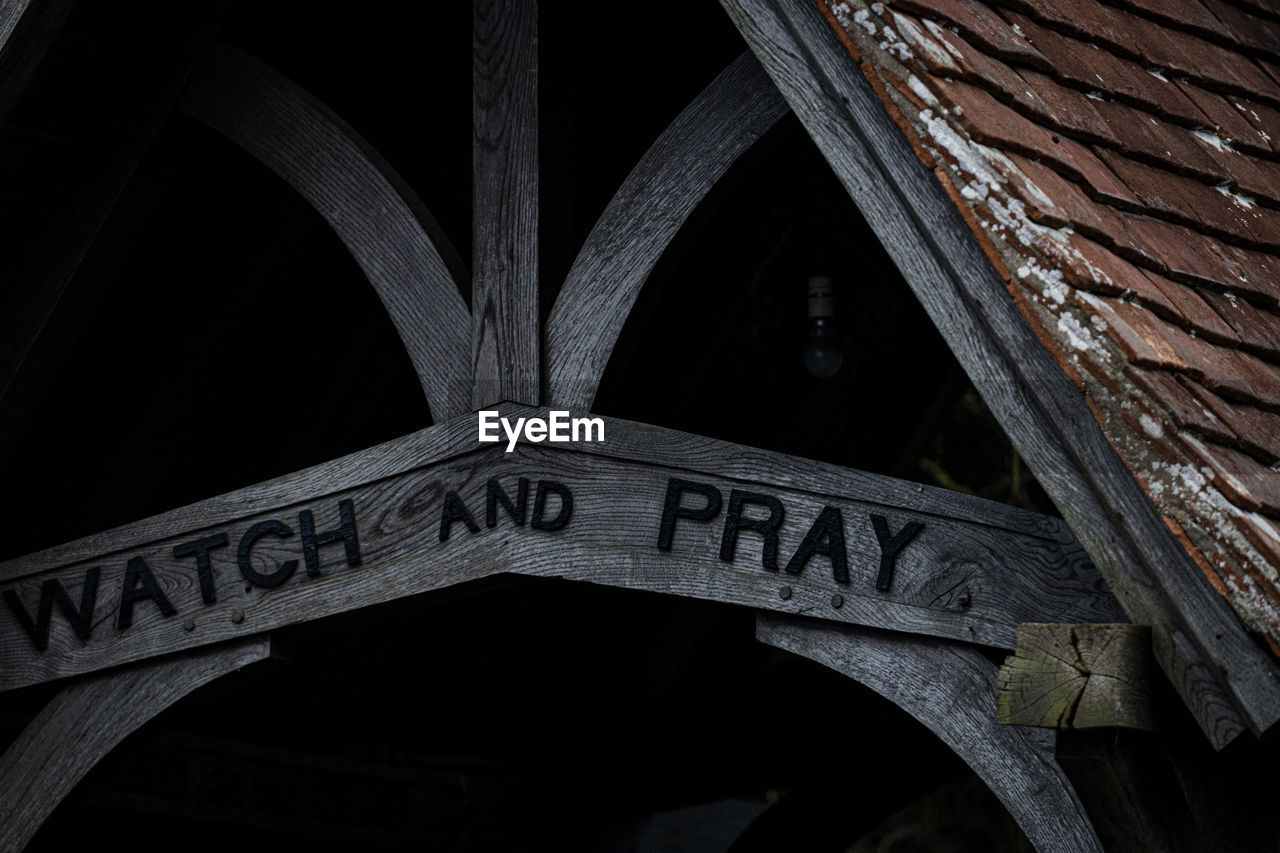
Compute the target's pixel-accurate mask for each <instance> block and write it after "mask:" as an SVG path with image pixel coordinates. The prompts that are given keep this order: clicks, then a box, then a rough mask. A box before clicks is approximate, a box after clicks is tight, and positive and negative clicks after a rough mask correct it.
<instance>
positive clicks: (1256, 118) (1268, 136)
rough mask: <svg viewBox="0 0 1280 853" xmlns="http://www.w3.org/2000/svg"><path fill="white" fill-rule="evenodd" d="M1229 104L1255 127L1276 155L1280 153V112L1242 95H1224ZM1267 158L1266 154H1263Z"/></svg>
mask: <svg viewBox="0 0 1280 853" xmlns="http://www.w3.org/2000/svg"><path fill="white" fill-rule="evenodd" d="M1223 98H1224V99H1225V100H1226V102H1227V103H1228V104H1230V105H1231V106H1232V107H1233V108H1234V109H1236V110H1237V111H1238V112H1239V113H1240V115H1242V116H1244V118H1245V120H1246V121H1247V122H1249V124H1251V125H1252V126H1253V128H1254V129H1255V130H1256V131H1257V133H1258V135H1259V136H1260V137H1261V138H1262V139H1263V141H1264V142H1266V144H1267V145H1268V146H1270V149H1271V152H1272V154H1273V155H1274V154H1275V153H1277V152H1280V111H1278V110H1276V109H1275V108H1274V107H1269V106H1267V105H1266V104H1262V103H1258V102H1257V101H1252V100H1250V99H1248V98H1245V97H1242V96H1240V95H1224V96H1223ZM1262 154H1263V156H1266V152H1265V151H1263V152H1262Z"/></svg>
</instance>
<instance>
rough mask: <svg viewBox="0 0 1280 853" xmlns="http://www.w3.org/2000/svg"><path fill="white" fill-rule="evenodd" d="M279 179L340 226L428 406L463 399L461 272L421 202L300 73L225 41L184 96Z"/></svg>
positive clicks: (465, 343) (448, 412)
mask: <svg viewBox="0 0 1280 853" xmlns="http://www.w3.org/2000/svg"><path fill="white" fill-rule="evenodd" d="M182 108H183V109H184V110H186V111H187V112H188V113H189V114H191V115H192V116H194V117H195V118H197V119H199V120H200V121H202V122H204V123H205V124H206V125H208V126H209V127H211V128H213V129H214V130H216V131H217V132H219V133H221V134H222V135H223V136H225V137H226V138H227V139H229V140H231V141H232V142H234V143H235V144H237V145H239V146H240V147H241V148H243V149H244V150H245V151H246V152H248V153H249V154H250V155H251V156H253V157H254V158H255V159H257V160H258V161H259V162H261V163H262V164H263V165H265V166H266V167H267V168H269V169H271V171H273V172H275V173H276V174H277V175H279V176H280V177H281V178H283V179H284V180H285V181H286V182H287V183H288V184H289V185H290V186H291V187H293V188H294V189H295V190H296V191H297V192H298V193H299V194H300V195H301V196H302V197H303V198H305V199H306V200H307V201H308V202H309V203H310V204H311V206H312V207H313V208H315V210H316V212H318V213H319V214H320V215H321V216H323V217H324V219H325V221H326V222H328V223H329V226H330V227H331V228H332V229H333V230H334V232H335V233H336V234H337V235H338V238H339V239H340V240H341V241H342V243H343V245H345V246H346V247H347V251H349V252H350V253H351V256H352V257H353V258H354V259H355V261H356V263H358V264H359V265H360V269H361V270H363V271H364V274H365V276H366V277H367V278H368V279H369V283H370V284H372V285H373V288H374V290H375V291H376V292H377V294H378V298H379V299H381V300H382V305H383V307H384V308H386V310H387V314H388V315H390V317H391V321H392V323H393V324H394V325H395V328H396V331H397V333H398V334H399V335H400V340H401V342H402V343H403V344H404V348H405V351H406V352H407V353H408V355H409V360H410V361H411V362H412V363H413V369H414V372H415V373H416V374H417V376H418V381H419V383H420V384H421V385H422V390H423V393H424V394H425V395H426V398H427V404H428V406H429V407H430V409H431V415H432V417H433V418H434V419H435V420H437V421H443V420H446V419H448V418H451V417H453V416H455V415H458V414H461V413H462V412H466V411H470V410H471V359H470V344H469V340H468V336H467V331H468V329H470V327H471V320H470V316H469V314H468V312H467V306H466V303H464V302H463V300H462V296H461V294H460V293H459V292H458V284H457V283H458V282H459V281H462V280H463V276H464V275H465V272H464V271H463V269H462V266H461V264H460V263H459V262H458V261H457V259H456V256H455V254H454V252H453V249H452V248H451V247H450V246H449V244H448V241H447V240H446V239H445V237H444V234H443V232H442V231H441V230H440V228H439V227H438V226H437V225H436V223H435V220H434V219H433V218H432V216H431V214H430V212H429V211H427V209H426V206H425V205H423V204H422V202H421V201H420V200H419V199H418V198H417V196H416V195H414V193H413V191H412V190H410V189H409V187H408V186H407V185H406V184H405V183H404V181H403V180H401V178H400V177H399V176H398V175H397V174H396V172H395V170H394V169H392V168H391V166H390V165H389V164H387V163H386V162H385V161H383V160H382V158H381V157H379V156H378V155H377V153H376V152H374V151H373V149H372V148H371V147H370V146H369V144H368V143H367V142H365V140H364V139H362V138H361V137H360V135H359V134H358V133H356V131H355V130H354V129H352V128H351V127H349V126H348V125H347V124H346V123H345V122H343V121H342V120H341V119H340V118H338V117H337V116H336V115H334V114H333V113H332V112H331V111H330V110H329V109H328V108H327V107H325V106H324V105H323V104H321V103H320V102H319V101H317V100H316V99H315V98H313V97H312V96H311V95H310V94H309V93H308V92H306V91H305V90H303V89H302V88H301V87H299V86H298V85H297V84H296V83H294V82H293V81H291V80H289V79H288V78H286V77H284V76H283V75H282V74H280V73H279V72H278V71H276V70H275V69H273V68H271V67H270V66H268V65H266V64H265V63H263V62H260V61H258V60H257V59H255V58H253V57H251V56H249V55H247V54H245V53H243V52H241V51H239V50H237V49H235V48H233V47H230V46H228V45H225V44H218V45H215V46H214V47H213V48H212V49H211V50H210V51H209V53H208V54H207V55H206V56H205V58H204V60H203V61H202V62H201V65H200V68H199V70H198V73H197V74H196V75H195V76H194V78H193V79H192V81H191V85H190V86H189V87H188V89H187V91H186V92H185V94H184V96H183V98H182Z"/></svg>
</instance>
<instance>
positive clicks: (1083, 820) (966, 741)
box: [756, 614, 1102, 853]
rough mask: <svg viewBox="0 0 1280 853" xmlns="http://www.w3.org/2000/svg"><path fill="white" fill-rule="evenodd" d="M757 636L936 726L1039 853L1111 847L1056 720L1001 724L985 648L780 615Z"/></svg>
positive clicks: (759, 626) (767, 617)
mask: <svg viewBox="0 0 1280 853" xmlns="http://www.w3.org/2000/svg"><path fill="white" fill-rule="evenodd" d="M756 638H757V639H758V640H760V641H761V642H763V643H767V644H768V645H771V646H775V647H777V648H780V649H785V650H786V651H789V652H792V653H794V654H797V655H801V656H802V657H806V658H809V659H810V660H813V661H816V662H817V663H820V664H822V665H823V666H825V667H827V668H829V669H833V670H835V671H836V672H839V673H841V674H842V675H847V676H849V677H850V678H852V679H854V680H855V681H858V682H860V683H862V684H864V685H866V686H867V687H870V688H871V689H872V690H874V691H875V692H877V693H879V694H880V695H881V696H883V697H884V698H886V699H888V700H889V701H890V702H892V703H894V704H895V705H897V706H898V707H899V708H902V709H903V710H904V711H906V712H907V713H908V714H910V715H911V716H912V717H914V718H915V719H916V720H918V721H919V722H920V723H922V724H923V725H924V726H925V727H926V728H927V729H929V731H931V732H933V733H934V734H935V735H937V736H938V737H939V738H940V739H941V740H942V741H943V742H944V743H945V744H946V745H947V746H949V747H951V749H952V751H954V752H955V753H956V754H957V755H959V756H960V757H961V758H963V759H964V761H965V763H966V764H968V765H969V766H970V767H971V768H972V769H973V771H974V772H975V773H977V774H978V776H979V777H981V779H982V781H984V782H986V784H987V787H989V788H990V789H991V790H992V792H993V793H995V795H996V796H997V797H999V798H1000V802H1002V803H1004V805H1005V808H1007V809H1008V810H1009V814H1011V815H1012V816H1013V818H1014V820H1016V821H1017V822H1018V826H1020V827H1022V831H1023V832H1024V833H1026V836H1027V839H1028V840H1030V841H1031V843H1032V844H1033V845H1034V846H1035V848H1036V850H1038V851H1040V853H1058V852H1059V851H1060V852H1061V853H1102V843H1101V842H1100V841H1099V840H1098V836H1097V833H1096V832H1095V831H1094V829H1093V824H1092V823H1091V822H1090V821H1089V816H1088V815H1087V814H1086V813H1085V810H1084V806H1083V805H1082V804H1081V803H1080V798H1079V797H1077V796H1076V792H1075V790H1074V789H1073V788H1072V787H1071V782H1070V781H1069V780H1068V779H1067V777H1066V774H1065V773H1063V771H1062V768H1061V767H1059V766H1058V762H1057V760H1056V759H1055V758H1054V755H1053V748H1054V740H1055V734H1054V732H1053V731H1052V730H1049V729H1031V728H1025V727H1021V726H1001V725H998V724H997V723H996V715H995V707H996V665H995V664H993V663H992V662H991V661H989V660H987V659H986V658H985V657H983V656H982V655H981V654H980V653H979V652H978V651H977V650H976V649H973V648H971V647H966V646H961V645H958V644H956V643H948V642H945V641H938V640H933V639H927V638H923V637H909V636H906V635H904V634H893V633H888V632H884V631H874V630H868V629H865V628H852V627H845V626H835V625H823V624H820V623H817V622H806V621H800V620H796V619H790V618H787V617H782V616H776V615H773V614H761V615H759V616H758V617H757V618H756Z"/></svg>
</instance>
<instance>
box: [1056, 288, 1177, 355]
mask: <svg viewBox="0 0 1280 853" xmlns="http://www.w3.org/2000/svg"><path fill="white" fill-rule="evenodd" d="M1077 301H1078V302H1079V303H1080V305H1081V307H1083V308H1084V309H1085V311H1087V312H1089V313H1090V314H1091V315H1094V316H1097V317H1099V318H1101V320H1102V321H1103V322H1104V323H1105V324H1106V326H1107V328H1108V329H1109V330H1111V331H1113V332H1114V333H1115V335H1114V340H1115V342H1116V343H1117V344H1119V345H1120V348H1121V349H1122V350H1123V351H1124V353H1125V356H1126V357H1127V358H1128V359H1129V363H1130V364H1135V365H1138V366H1139V367H1154V368H1161V369H1164V370H1176V371H1186V370H1188V369H1189V366H1188V365H1187V362H1186V359H1185V358H1184V357H1183V355H1182V353H1181V352H1179V351H1178V348H1177V347H1175V346H1174V345H1173V344H1172V343H1171V342H1170V340H1169V336H1168V334H1167V329H1168V326H1166V324H1165V323H1164V322H1162V321H1161V320H1160V319H1159V318H1157V317H1156V316H1155V315H1154V314H1152V313H1151V312H1149V311H1146V310H1144V309H1142V308H1140V307H1138V306H1136V305H1133V304H1131V303H1128V302H1125V301H1123V300H1121V299H1111V298H1108V297H1100V296H1094V295H1092V294H1079V295H1078V296H1077Z"/></svg>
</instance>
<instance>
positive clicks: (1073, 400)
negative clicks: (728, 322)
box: [721, 0, 1280, 747]
mask: <svg viewBox="0 0 1280 853" xmlns="http://www.w3.org/2000/svg"><path fill="white" fill-rule="evenodd" d="M721 5H722V6H724V7H725V9H726V10H727V11H728V12H729V15H730V17H731V18H732V20H733V22H734V24H735V25H736V26H737V28H738V30H739V32H740V33H741V34H742V36H743V37H744V38H745V39H746V41H747V43H748V44H749V45H750V46H751V48H752V50H753V51H755V53H756V55H757V56H758V57H759V58H760V60H761V62H762V64H763V65H764V66H765V68H766V69H767V70H768V72H769V74H770V76H771V77H772V78H773V80H774V82H775V83H776V84H777V86H778V88H779V90H780V91H781V92H782V93H783V95H784V97H786V99H787V101H788V102H789V103H790V104H791V107H792V109H793V110H794V111H795V112H796V114H797V116H798V117H799V118H800V120H801V122H802V123H803V124H804V125H805V128H806V129H807V130H808V132H809V135H810V136H811V137H813V139H814V140H815V142H816V143H817V145H818V148H819V150H821V151H822V153H823V155H824V156H825V157H826V158H827V161H828V163H829V164H830V166H831V167H832V169H833V170H834V171H835V173H836V175H837V176H838V177H839V178H840V180H841V182H842V183H843V184H844V185H845V188H846V190H847V191H848V192H849V195H850V196H851V197H852V199H853V201H854V203H855V204H857V206H858V208H859V210H860V211H861V212H862V215H863V216H864V218H865V219H866V220H867V222H868V224H870V226H871V227H872V229H873V230H874V231H875V233H876V234H877V236H878V237H879V238H880V241H881V243H883V244H884V246H885V248H886V249H887V250H888V251H889V253H890V255H891V256H892V257H893V259H894V261H895V263H896V264H897V266H898V268H899V269H900V270H901V271H902V274H903V277H904V278H905V279H906V281H907V283H908V285H910V287H911V288H912V290H913V291H914V292H915V293H916V295H917V297H919V299H920V301H921V303H922V304H923V305H924V307H925V309H926V311H928V312H929V314H930V317H931V318H932V319H933V321H934V325H935V326H937V328H938V329H939V331H940V332H941V333H942V335H943V337H944V338H945V339H946V340H947V342H948V344H949V346H950V347H951V350H952V351H953V352H954V353H955V355H956V358H957V359H958V360H959V362H960V364H961V366H962V367H963V368H964V369H965V372H966V373H967V374H968V375H969V377H970V379H971V380H972V381H973V383H974V385H975V386H976V387H977V389H978V390H979V392H980V393H981V394H982V396H983V398H984V400H985V401H986V402H987V404H988V406H989V407H990V408H991V410H992V412H993V413H994V414H995V415H996V416H997V418H998V419H999V420H1000V423H1001V425H1002V426H1003V427H1004V429H1005V432H1006V433H1007V434H1008V435H1009V437H1010V438H1011V439H1012V441H1013V444H1014V446H1015V447H1016V448H1017V449H1018V452H1019V454H1021V455H1022V457H1023V458H1025V459H1026V460H1027V461H1028V463H1029V464H1030V465H1031V467H1032V468H1033V469H1034V470H1035V471H1036V474H1037V477H1038V479H1039V480H1040V482H1041V483H1042V484H1043V485H1044V487H1045V489H1046V490H1047V491H1048V492H1049V494H1050V495H1051V496H1052V497H1053V498H1054V501H1055V502H1056V503H1057V505H1058V506H1059V507H1061V509H1062V511H1063V514H1064V516H1065V517H1066V518H1067V520H1068V522H1070V524H1071V527H1072V529H1073V530H1076V531H1077V532H1078V533H1079V535H1080V538H1081V541H1082V543H1083V544H1084V545H1085V547H1086V548H1087V549H1088V550H1089V552H1090V553H1091V554H1092V555H1093V558H1094V560H1095V561H1096V562H1097V563H1098V566H1099V568H1101V570H1102V571H1103V573H1104V575H1105V576H1106V577H1107V581H1108V583H1109V584H1110V585H1111V587H1112V589H1113V590H1114V591H1115V594H1116V596H1117V598H1119V599H1120V601H1121V603H1122V604H1124V606H1125V609H1126V611H1127V612H1128V613H1130V614H1131V615H1132V617H1133V618H1134V620H1135V621H1138V622H1140V623H1142V624H1149V625H1151V628H1152V639H1153V645H1154V652H1155V656H1156V659H1157V661H1158V662H1159V664H1160V666H1161V668H1162V669H1163V670H1164V672H1165V675H1166V676H1168V678H1169V680H1170V681H1171V682H1172V684H1173V686H1174V688H1175V689H1176V690H1177V691H1178V692H1179V694H1180V695H1181V696H1182V698H1183V700H1184V701H1185V702H1186V704H1187V706H1188V707H1189V708H1190V709H1191V711H1192V713H1193V714H1194V716H1195V717H1196V719H1197V721H1198V722H1199V723H1200V726H1201V728H1202V729H1203V731H1204V732H1205V734H1206V735H1207V736H1208V738H1209V739H1210V741H1211V742H1212V743H1214V744H1215V745H1216V746H1218V747H1222V746H1224V745H1225V744H1226V743H1228V742H1230V741H1231V740H1232V739H1233V738H1234V737H1235V736H1236V735H1237V734H1239V733H1240V732H1241V731H1243V730H1244V729H1245V728H1251V729H1253V730H1254V731H1255V732H1261V731H1264V730H1266V729H1267V728H1269V727H1270V726H1271V725H1272V724H1274V723H1275V722H1276V721H1277V720H1280V672H1278V671H1277V668H1276V666H1275V665H1274V662H1273V661H1271V660H1269V659H1268V657H1267V655H1266V654H1265V653H1264V652H1263V651H1262V650H1260V649H1259V648H1258V647H1257V646H1256V645H1254V643H1253V642H1252V641H1251V640H1250V639H1249V637H1248V636H1247V635H1246V634H1245V632H1244V629H1243V628H1242V626H1241V624H1240V622H1239V620H1237V619H1236V618H1235V615H1234V613H1232V611H1231V610H1230V608H1229V607H1228V606H1227V604H1226V603H1225V602H1224V601H1223V600H1222V599H1221V597H1220V596H1218V595H1217V594H1216V593H1215V592H1214V591H1213V590H1212V589H1211V588H1210V587H1209V585H1208V582H1207V581H1206V580H1205V578H1204V576H1203V574H1202V573H1201V572H1200V570H1199V569H1198V568H1197V567H1196V565H1195V564H1194V563H1193V562H1192V560H1191V558H1190V557H1189V556H1188V555H1187V553H1186V552H1185V551H1184V550H1183V549H1182V547H1181V546H1180V545H1179V544H1178V543H1177V542H1176V540H1174V539H1173V537H1172V536H1171V535H1170V534H1169V532H1168V530H1167V528H1166V527H1165V526H1164V524H1163V523H1162V522H1161V520H1160V517H1159V515H1158V514H1157V513H1156V512H1155V510H1154V508H1153V507H1152V505H1151V502H1150V501H1149V500H1148V499H1147V498H1146V496H1145V494H1143V492H1142V489H1141V488H1140V486H1139V485H1138V484H1137V482H1136V481H1135V480H1134V478H1133V476H1132V475H1131V474H1130V473H1129V471H1128V469H1127V468H1126V467H1125V466H1124V463H1123V462H1122V461H1121V460H1120V458H1119V457H1118V456H1117V455H1116V453H1115V451H1114V450H1112V448H1111V447H1110V445H1109V444H1108V443H1107V440H1106V438H1105V436H1104V435H1103V434H1102V431H1101V430H1100V428H1099V427H1098V424H1097V422H1096V421H1095V420H1094V418H1093V415H1092V414H1091V412H1090V411H1089V409H1088V407H1087V406H1086V404H1085V401H1084V398H1083V396H1082V395H1081V394H1080V393H1079V392H1078V391H1077V389H1076V388H1075V387H1074V386H1073V385H1071V383H1070V381H1069V380H1068V379H1067V378H1066V377H1065V376H1064V375H1063V373H1062V371H1061V369H1059V368H1058V366H1057V364H1056V363H1055V362H1054V361H1053V359H1052V357H1051V356H1050V355H1049V354H1048V353H1047V352H1046V351H1045V349H1044V348H1043V346H1041V345H1040V343H1039V341H1037V340H1036V338H1035V336H1034V335H1033V334H1032V332H1031V330H1030V328H1029V327H1028V326H1027V324H1026V321H1025V320H1024V319H1023V318H1022V317H1021V315H1020V314H1019V313H1018V311H1017V308H1016V307H1015V306H1014V304H1013V302H1012V300H1010V299H1009V298H1008V294H1007V292H1006V291H1005V288H1004V283H1003V282H1002V281H1001V280H1000V278H999V276H998V275H997V274H996V272H995V271H994V270H993V269H992V267H991V265H990V263H989V262H988V261H987V259H986V257H985V256H984V255H983V253H982V250H981V248H980V247H979V246H978V244H977V242H976V241H975V240H974V239H973V236H972V234H971V233H970V232H969V229H968V227H967V226H966V225H965V223H964V221H963V220H962V219H961V217H960V214H959V212H958V211H957V210H956V209H955V207H954V205H953V204H952V203H951V201H950V199H948V198H947V196H946V194H945V192H944V191H943V189H942V188H941V187H940V186H939V185H938V183H937V181H936V180H935V179H934V177H933V176H932V175H931V174H930V173H929V172H928V171H927V170H926V169H924V168H922V167H921V165H920V162H919V161H918V160H917V159H916V156H915V154H914V153H913V152H912V150H911V148H910V146H909V145H908V144H907V143H906V141H905V140H904V139H903V137H902V135H901V133H900V132H899V131H898V129H897V127H896V126H895V125H894V124H893V121H892V119H891V118H890V117H889V116H888V114H887V113H886V112H885V110H884V108H883V106H881V104H880V102H879V100H878V99H877V98H876V96H875V94H874V93H873V92H872V90H871V87H870V86H869V85H868V84H867V82H866V80H864V79H863V78H862V76H861V74H859V72H858V69H857V65H856V64H855V63H854V62H853V60H852V59H851V58H850V56H849V54H848V53H847V51H845V49H844V48H843V46H841V45H840V43H839V42H838V41H837V40H836V38H835V36H834V34H833V33H832V32H831V30H830V27H829V26H828V25H827V23H826V22H825V21H824V20H823V18H822V16H821V14H820V13H819V12H818V10H817V8H816V7H815V6H813V4H811V3H808V2H805V0H776V1H775V0H721Z"/></svg>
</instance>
